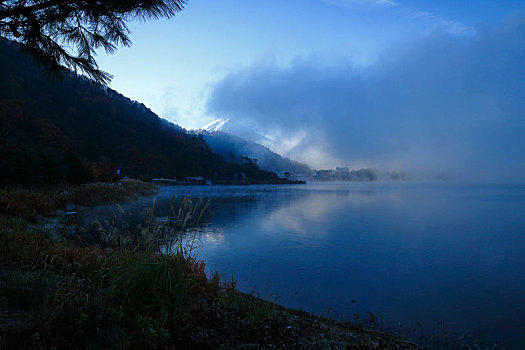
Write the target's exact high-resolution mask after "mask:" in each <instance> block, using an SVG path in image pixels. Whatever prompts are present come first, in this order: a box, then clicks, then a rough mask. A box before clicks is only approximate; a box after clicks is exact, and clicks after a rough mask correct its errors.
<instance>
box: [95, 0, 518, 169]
mask: <svg viewBox="0 0 525 350" xmlns="http://www.w3.org/2000/svg"><path fill="white" fill-rule="evenodd" d="M524 13H525V1H496V0H477V1H457V0H456V1H450V0H445V1H429V0H417V1H416V0H406V1H405V0H399V1H395V0H287V1H282V0H267V1H249V0H235V1H234V0H223V1H220V2H219V1H202V0H190V1H189V2H188V4H187V6H186V9H185V10H184V11H183V12H181V13H180V14H178V15H177V16H176V17H175V18H174V19H172V20H169V21H167V20H161V21H148V22H135V23H131V25H130V29H131V30H132V34H131V39H132V41H133V46H132V47H130V48H121V49H120V50H118V51H117V52H116V53H115V54H114V55H110V56H107V55H105V54H100V56H99V57H98V58H99V64H100V67H101V68H102V69H104V70H106V71H109V72H110V73H112V74H113V75H114V76H115V78H114V79H113V81H112V83H111V84H110V86H111V87H112V88H114V89H116V90H118V91H119V92H121V93H123V94H124V95H126V96H128V97H130V98H132V99H135V100H138V101H141V102H143V103H144V104H146V105H147V106H148V107H150V108H151V109H152V110H153V111H155V112H156V113H158V114H159V115H160V116H162V117H164V118H166V119H168V120H171V121H173V122H175V123H178V124H180V125H182V126H184V127H186V128H199V127H201V126H204V125H205V124H207V123H208V122H210V121H212V120H214V119H216V118H219V117H222V118H231V119H235V120H236V121H238V122H242V123H245V124H247V125H249V126H252V127H253V128H254V129H257V130H258V131H260V132H262V133H264V134H265V135H268V136H270V138H272V139H273V140H274V143H273V144H271V145H270V146H271V147H272V148H273V149H275V150H276V151H279V152H281V153H284V154H285V155H289V156H291V157H293V158H295V159H298V160H301V161H305V162H308V163H309V164H310V165H312V166H314V167H329V166H335V165H338V164H340V165H350V166H377V167H383V168H389V169H394V168H400V169H401V168H403V169H405V168H408V169H413V170H414V171H421V172H425V171H434V170H435V169H434V168H436V167H440V168H447V167H448V168H458V167H460V165H464V163H465V161H467V160H468V162H472V163H473V164H471V166H470V167H467V166H462V168H463V171H462V172H463V173H467V172H470V171H473V170H474V169H478V168H480V167H489V168H491V169H496V168H497V167H500V166H507V167H508V166H512V167H513V169H514V170H515V171H520V170H525V169H523V166H522V165H521V166H520V164H523V163H525V159H523V154H520V153H516V152H514V153H513V154H512V155H506V156H505V157H502V156H498V157H495V158H493V157H492V156H490V157H488V156H487V157H485V159H483V158H484V157H483V154H487V152H486V151H488V149H485V148H483V147H482V148H483V150H482V149H481V148H480V147H481V142H480V139H483V138H484V137H489V136H496V135H490V134H487V130H485V129H483V130H481V129H482V128H481V127H480V123H481V124H483V123H488V124H490V123H494V120H496V119H497V118H500V119H501V118H503V117H501V116H499V117H498V115H500V114H502V113H503V114H505V115H507V114H508V115H509V116H510V117H508V118H507V119H506V120H507V122H508V121H509V120H510V121H511V122H512V123H515V124H513V126H512V128H510V129H505V127H504V126H502V125H499V124H498V125H497V128H495V125H494V124H490V125H489V126H490V128H492V129H498V130H497V132H498V133H499V134H498V135H499V136H498V137H501V136H502V135H504V137H505V139H506V140H507V141H508V140H509V138H510V139H512V137H513V136H512V137H511V136H509V135H510V134H512V131H513V130H514V131H515V130H516V128H518V129H519V128H521V127H523V122H522V121H523V117H522V116H521V115H520V114H519V113H518V112H517V111H518V110H519V108H521V107H522V105H521V104H520V102H519V100H520V98H521V97H524V99H525V96H521V95H520V94H521V93H522V92H523V91H524V89H523V86H522V84H521V83H520V79H517V78H521V77H520V76H519V75H518V77H517V78H516V75H515V74H511V73H512V72H515V71H516V70H517V71H518V72H517V73H518V74H522V73H523V70H520V62H521V59H522V58H523V59H525V55H523V56H522V51H520V49H519V48H516V47H515V44H516V43H519V40H520V38H522V34H523V27H524V26H523V25H522V23H523V22H524V21H523V18H524ZM516 38H517V39H518V41H517V42H516ZM498 45H500V47H499V51H495V49H494V48H495V47H497V46H498ZM491 60H493V62H492V61H491ZM423 63H424V64H423ZM522 64H525V61H524V62H522ZM487 67H492V68H490V69H488V68H487ZM494 67H496V68H494ZM487 70H492V72H489V73H490V74H486V77H485V76H484V75H485V73H483V72H486V71H487ZM441 72H443V74H441ZM427 73H428V77H426V78H424V79H421V75H426V74H427ZM501 76H504V77H506V78H505V79H509V84H511V85H512V84H514V85H516V86H515V89H514V90H512V93H511V95H512V96H513V97H512V98H511V97H509V95H508V94H507V95H506V94H502V93H501V89H502V87H504V86H506V85H507V83H506V81H502V80H501ZM523 78H524V80H525V77H523ZM494 80H496V81H494ZM400 81H401V82H400ZM450 83H452V84H453V86H452V89H451V90H452V91H455V92H456V93H454V94H447V93H444V92H443V90H446V89H447V88H448V84H450ZM396 84H398V85H399V86H394V85H396ZM473 84H475V85H473ZM480 86H481V87H483V86H484V87H485V88H481V87H480ZM491 86H494V88H490V87H491ZM321 90H322V91H321ZM292 92H293V93H292ZM458 94H459V95H462V99H459V98H458ZM378 95H381V98H382V99H381V104H382V106H383V107H378V106H377V104H375V103H373V102H370V101H371V100H374V99H375V98H376V97H377V96H378ZM415 95H418V96H417V97H415ZM411 96H412V97H411ZM433 96H435V97H438V98H440V99H442V100H441V102H436V101H434V100H433V99H432V97H433ZM481 96H482V97H481ZM411 98H417V99H418V100H412V99H411ZM263 101H266V102H263ZM312 101H316V102H315V103H314V102H312ZM348 101H351V102H348ZM363 101H368V102H363ZM421 101H427V102H428V103H426V104H422V103H421ZM487 101H492V102H487ZM265 103H266V104H265ZM443 104H446V105H448V106H451V107H450V108H443V107H442V105H443ZM408 106H412V107H408ZM470 107H472V108H470ZM387 108H388V109H389V110H388V111H387V110H386V109H387ZM491 108H492V109H493V112H490V111H491ZM514 112H516V113H517V115H515V114H516V113H514ZM491 113H492V114H491ZM498 113H499V114H498ZM387 114H388V115H390V117H388V118H386V117H385V115H387ZM423 114H426V115H428V117H421V115H423ZM474 114H475V115H476V116H477V117H474V116H473V115H474ZM480 114H487V115H484V116H483V117H482V118H481V117H480V118H479V119H480V120H484V122H480V121H479V120H478V117H479V115H480ZM416 115H417V116H418V117H416ZM451 115H454V116H455V117H454V118H455V119H454V120H455V121H454V120H451V119H450V118H451V117H450V116H451ZM385 118H386V119H385ZM425 118H427V119H425ZM457 120H460V121H459V122H457ZM334 125H335V126H339V128H337V127H334ZM400 125H404V126H405V127H401V126H400ZM428 125H434V129H433V130H438V131H439V132H438V134H439V133H441V136H442V137H445V136H446V138H447V139H448V140H449V141H450V142H448V145H447V146H443V145H440V144H439V140H438V139H437V137H436V136H435V135H433V134H434V133H432V132H430V131H429V130H428V129H427V126H428ZM387 126H388V127H387ZM469 128H470V129H469ZM487 128H489V127H487ZM490 128H489V129H490ZM499 128H501V130H499ZM356 130H359V131H356ZM466 130H474V132H473V134H472V135H471V134H470V133H469V132H468V131H466ZM387 131H391V132H390V133H387ZM386 134H388V137H385V135H386ZM348 135H353V137H354V139H355V140H356V142H357V141H359V144H353V143H352V142H349V141H348ZM367 135H368V136H367ZM451 135H452V136H451ZM453 135H456V136H455V137H453ZM412 139H418V141H417V142H411V141H410V140H412ZM507 141H506V142H507ZM516 142H518V141H516ZM507 143H508V142H507ZM507 143H505V145H502V144H497V145H491V146H492V147H491V149H492V150H491V152H493V153H497V154H498V152H500V151H501V149H503V148H504V147H512V148H514V149H519V150H520V152H521V150H522V148H521V147H523V145H522V144H519V143H518V144H507ZM313 145H315V147H314V146H313ZM458 148H461V149H463V150H464V151H463V153H462V152H458ZM500 148H501V149H500ZM365 150H366V151H365ZM458 153H460V156H458ZM478 158H479V159H478ZM496 158H498V162H497V164H496V163H494V164H492V163H490V161H491V160H495V159H496ZM501 158H505V159H506V158H508V159H507V162H506V163H502V160H501ZM423 160H425V161H423ZM474 160H475V161H474ZM415 164H419V165H417V166H416V165H415ZM430 164H434V165H433V166H431V165H430ZM416 168H418V169H416ZM491 174H492V172H491ZM492 176H501V175H500V174H497V171H494V173H493V174H492Z"/></svg>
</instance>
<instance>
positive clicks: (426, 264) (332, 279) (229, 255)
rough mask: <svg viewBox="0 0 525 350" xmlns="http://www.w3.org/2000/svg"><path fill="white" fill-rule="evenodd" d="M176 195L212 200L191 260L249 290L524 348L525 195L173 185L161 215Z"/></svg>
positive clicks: (468, 189)
mask: <svg viewBox="0 0 525 350" xmlns="http://www.w3.org/2000/svg"><path fill="white" fill-rule="evenodd" d="M173 194H176V195H177V196H178V198H179V199H180V198H181V197H183V196H184V195H186V194H189V195H191V196H192V197H193V198H201V197H202V198H204V199H210V200H211V205H210V207H209V209H208V211H207V215H208V221H207V222H206V223H205V224H204V225H202V227H200V228H199V229H198V230H196V233H195V239H196V242H197V246H198V247H197V249H196V250H195V252H196V253H197V254H198V257H199V258H201V259H203V260H204V261H205V262H206V265H207V269H208V271H209V272H212V271H215V270H217V271H219V272H220V274H221V276H222V278H223V279H231V278H232V276H233V278H234V279H235V280H237V287H238V288H239V289H240V290H241V291H244V292H251V291H254V292H255V293H256V294H258V295H259V296H261V297H264V298H267V299H271V300H274V298H277V302H279V303H280V304H283V305H285V306H289V307H294V308H299V309H303V310H306V311H310V312H314V313H317V314H322V315H331V316H335V317H338V318H342V319H353V317H354V315H355V314H359V315H361V316H364V315H367V314H368V312H372V313H373V314H374V315H376V316H377V317H378V318H379V319H381V320H382V322H383V324H385V325H387V326H389V327H391V328H393V329H397V330H400V329H408V330H411V331H412V333H411V335H412V336H413V337H414V336H416V335H417V334H419V332H420V329H423V332H424V333H440V334H442V333H444V332H446V333H448V334H454V335H458V336H459V335H472V334H474V335H475V334H476V333H479V334H480V335H481V337H482V339H485V340H486V341H487V342H491V343H498V344H501V343H503V344H509V345H513V346H515V347H525V186H524V185H488V184H477V185H473V184H460V183H445V182H443V183H418V182H393V183H381V182H373V183H355V182H352V183H315V182H314V183H309V184H306V185H289V186H288V185H261V186H166V187H162V188H161V192H160V194H159V195H157V199H156V201H157V207H159V208H161V207H163V206H164V207H167V202H168V201H169V199H170V198H171V196H172V195H173ZM134 205H138V206H140V205H142V206H147V205H150V206H151V198H143V199H141V200H139V201H138V202H137V203H135V204H134ZM97 210H100V211H107V207H104V208H98V209H97ZM97 210H94V211H93V213H96V212H97ZM134 210H135V211H137V210H142V209H136V208H135V209H134Z"/></svg>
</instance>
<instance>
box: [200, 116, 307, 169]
mask: <svg viewBox="0 0 525 350" xmlns="http://www.w3.org/2000/svg"><path fill="white" fill-rule="evenodd" d="M227 122H228V120H227V119H226V120H225V119H218V120H216V121H215V122H213V123H212V124H209V125H207V126H206V127H205V128H203V129H202V130H200V131H199V132H198V133H199V134H200V135H202V136H203V138H204V140H205V141H206V142H207V143H208V144H209V145H210V147H211V149H212V150H213V151H214V152H217V153H220V154H222V155H223V156H224V157H225V158H226V160H231V161H233V162H237V163H238V162H240V161H242V158H241V157H243V156H245V157H249V158H252V159H255V160H256V161H257V165H259V167H261V169H264V170H268V171H273V172H283V171H287V172H290V173H294V174H296V175H299V176H301V177H308V176H310V173H311V170H310V168H309V167H308V166H307V165H305V164H302V163H299V162H296V161H293V160H291V159H289V158H283V157H282V156H280V155H279V154H277V153H275V152H273V151H271V150H270V149H268V148H267V147H265V146H263V145H261V144H259V143H257V142H254V141H250V140H247V139H245V138H243V137H240V136H236V135H234V134H233V133H230V132H226V131H223V130H232V129H231V128H223V126H225V125H227V124H226V123H227ZM246 134H248V135H250V134H252V135H253V134H256V133H255V132H253V131H251V133H246Z"/></svg>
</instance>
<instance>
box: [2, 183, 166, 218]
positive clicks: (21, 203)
mask: <svg viewBox="0 0 525 350" xmlns="http://www.w3.org/2000/svg"><path fill="white" fill-rule="evenodd" d="M155 192H156V187H155V186H154V185H152V184H150V183H146V182H142V181H139V180H122V181H120V185H119V184H118V183H90V184H85V185H82V186H67V185H62V186H58V187H54V188H48V189H27V188H4V189H0V215H1V214H4V215H9V216H23V217H24V218H26V219H27V220H30V221H36V218H37V216H38V215H49V214H51V213H53V212H54V211H57V210H64V208H65V205H66V203H75V204H77V205H81V206H87V207H90V206H95V205H101V204H106V203H116V202H122V201H126V200H129V199H132V198H134V197H136V196H138V195H152V194H154V193H155Z"/></svg>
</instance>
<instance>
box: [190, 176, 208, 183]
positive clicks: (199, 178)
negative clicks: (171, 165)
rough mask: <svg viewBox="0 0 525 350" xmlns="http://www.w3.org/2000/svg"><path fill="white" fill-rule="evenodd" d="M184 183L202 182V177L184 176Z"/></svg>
mask: <svg viewBox="0 0 525 350" xmlns="http://www.w3.org/2000/svg"><path fill="white" fill-rule="evenodd" d="M186 182H204V178H203V177H202V176H186Z"/></svg>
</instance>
